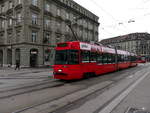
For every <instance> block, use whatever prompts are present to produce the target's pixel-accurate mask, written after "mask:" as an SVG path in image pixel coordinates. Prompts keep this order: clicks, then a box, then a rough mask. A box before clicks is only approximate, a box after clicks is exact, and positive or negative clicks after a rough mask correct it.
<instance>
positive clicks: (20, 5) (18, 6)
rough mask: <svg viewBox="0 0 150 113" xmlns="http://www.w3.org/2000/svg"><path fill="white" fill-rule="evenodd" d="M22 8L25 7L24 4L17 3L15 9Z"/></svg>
mask: <svg viewBox="0 0 150 113" xmlns="http://www.w3.org/2000/svg"><path fill="white" fill-rule="evenodd" d="M21 8H23V6H22V4H17V5H16V6H15V10H19V9H21Z"/></svg>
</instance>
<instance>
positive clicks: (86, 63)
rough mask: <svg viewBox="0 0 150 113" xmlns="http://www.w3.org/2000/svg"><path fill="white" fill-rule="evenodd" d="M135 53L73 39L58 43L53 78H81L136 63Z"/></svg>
mask: <svg viewBox="0 0 150 113" xmlns="http://www.w3.org/2000/svg"><path fill="white" fill-rule="evenodd" d="M136 57H137V56H136V55H135V54H133V53H129V52H127V51H122V50H116V49H113V48H109V47H104V46H101V45H95V44H89V43H85V42H79V41H73V42H65V43H58V44H57V47H56V54H55V65H54V66H53V68H54V78H56V79H63V80H73V79H81V78H84V77H89V76H91V75H100V74H104V73H108V72H113V71H116V70H118V69H124V68H128V67H131V66H136V65H137V60H136Z"/></svg>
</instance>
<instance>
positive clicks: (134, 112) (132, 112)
mask: <svg viewBox="0 0 150 113" xmlns="http://www.w3.org/2000/svg"><path fill="white" fill-rule="evenodd" d="M125 113H150V112H148V111H145V110H143V109H137V108H128V110H127V111H126V112H125Z"/></svg>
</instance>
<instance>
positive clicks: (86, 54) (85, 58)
mask: <svg viewBox="0 0 150 113" xmlns="http://www.w3.org/2000/svg"><path fill="white" fill-rule="evenodd" d="M81 57H82V62H83V63H84V62H89V61H90V52H89V51H82V52H81Z"/></svg>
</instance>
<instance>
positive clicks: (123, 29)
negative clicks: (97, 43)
mask: <svg viewBox="0 0 150 113" xmlns="http://www.w3.org/2000/svg"><path fill="white" fill-rule="evenodd" d="M74 1H76V2H77V3H79V4H80V5H82V6H83V7H85V8H87V9H88V10H90V11H91V12H93V13H94V14H96V15H97V16H99V18H100V19H99V22H100V27H99V34H100V35H99V40H101V39H105V38H110V37H114V36H118V35H124V34H128V33H133V32H149V33H150V0H74ZM132 20H134V21H135V22H133V21H132Z"/></svg>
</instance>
